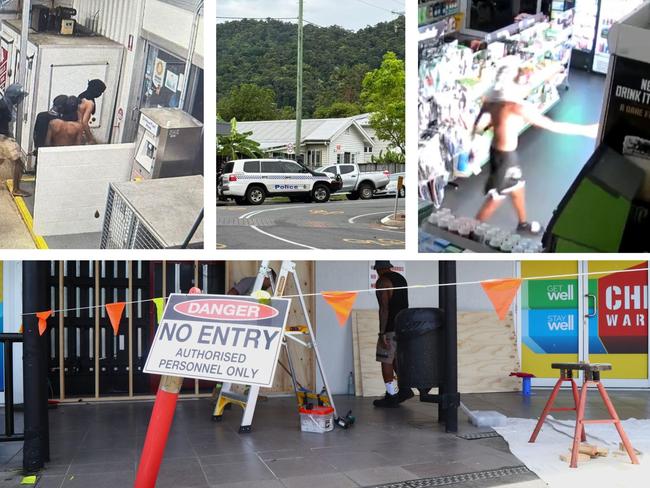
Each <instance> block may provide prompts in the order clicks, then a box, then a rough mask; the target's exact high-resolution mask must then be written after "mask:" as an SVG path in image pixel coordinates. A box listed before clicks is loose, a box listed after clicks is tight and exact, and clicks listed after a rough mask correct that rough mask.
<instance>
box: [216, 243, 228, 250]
mask: <svg viewBox="0 0 650 488" xmlns="http://www.w3.org/2000/svg"><path fill="white" fill-rule="evenodd" d="M227 247H228V246H226V245H225V244H219V243H218V242H217V249H226V248H227Z"/></svg>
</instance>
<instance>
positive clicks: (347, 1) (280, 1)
mask: <svg viewBox="0 0 650 488" xmlns="http://www.w3.org/2000/svg"><path fill="white" fill-rule="evenodd" d="M410 1H412V0H410ZM404 2H405V0H304V9H305V12H304V17H305V20H307V21H311V22H313V23H315V24H318V25H320V26H330V25H340V26H341V27H344V28H346V29H350V30H355V31H356V30H358V29H362V28H363V27H366V26H368V25H375V24H378V23H379V22H385V21H387V20H392V19H395V18H396V15H395V14H393V13H391V11H398V12H402V13H403V12H404ZM219 17H262V18H266V17H294V18H295V17H298V0H271V1H269V0H219V1H218V2H217V22H226V21H227V20H228V19H222V18H219Z"/></svg>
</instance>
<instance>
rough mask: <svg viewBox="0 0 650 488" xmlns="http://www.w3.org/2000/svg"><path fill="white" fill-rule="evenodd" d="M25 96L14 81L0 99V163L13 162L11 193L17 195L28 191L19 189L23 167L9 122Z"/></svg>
mask: <svg viewBox="0 0 650 488" xmlns="http://www.w3.org/2000/svg"><path fill="white" fill-rule="evenodd" d="M26 96H27V93H26V92H24V91H23V87H22V86H21V85H19V84H18V83H14V84H12V85H9V86H8V87H7V89H6V90H5V95H4V97H3V98H2V99H1V100H0V165H2V164H3V163H4V162H5V161H11V162H12V163H13V166H14V169H13V181H14V188H13V194H14V195H15V196H19V197H28V196H30V193H28V192H26V191H24V190H21V189H20V180H21V178H22V176H23V172H24V171H25V167H24V164H23V159H22V152H21V149H20V146H19V145H18V143H17V142H16V139H14V137H13V133H12V132H11V130H10V128H9V124H10V123H11V122H14V121H15V120H16V111H17V109H18V106H19V105H20V104H21V103H22V101H23V100H24V99H25V97H26Z"/></svg>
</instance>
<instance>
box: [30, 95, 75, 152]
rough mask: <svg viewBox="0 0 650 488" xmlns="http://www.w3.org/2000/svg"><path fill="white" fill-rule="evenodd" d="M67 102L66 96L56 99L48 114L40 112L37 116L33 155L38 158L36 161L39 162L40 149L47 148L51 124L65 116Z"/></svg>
mask: <svg viewBox="0 0 650 488" xmlns="http://www.w3.org/2000/svg"><path fill="white" fill-rule="evenodd" d="M67 100H68V97H67V96H65V95H59V96H58V97H55V98H54V100H53V101H52V108H51V109H50V110H48V111H47V112H40V113H39V114H38V115H37V116H36V121H35V122H34V152H33V153H32V154H33V155H34V156H36V161H38V149H39V148H41V147H45V141H46V139H47V129H48V127H49V125H50V122H51V121H53V120H56V119H60V118H61V117H62V116H63V107H64V105H65V103H66V101H67Z"/></svg>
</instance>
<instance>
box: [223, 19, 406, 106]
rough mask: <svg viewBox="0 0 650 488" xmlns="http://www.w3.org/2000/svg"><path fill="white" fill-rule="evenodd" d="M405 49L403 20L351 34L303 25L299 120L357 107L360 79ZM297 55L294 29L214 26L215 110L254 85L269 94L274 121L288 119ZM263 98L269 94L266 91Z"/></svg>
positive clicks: (273, 24) (246, 23) (247, 23)
mask: <svg viewBox="0 0 650 488" xmlns="http://www.w3.org/2000/svg"><path fill="white" fill-rule="evenodd" d="M404 44H405V40H404V17H399V18H397V19H396V20H394V21H391V22H383V23H380V24H377V25H375V26H371V27H366V28H364V29H361V30H359V31H356V32H353V31H349V30H345V29H343V28H341V27H337V26H332V27H317V26H315V25H313V24H306V25H305V27H304V75H303V79H304V91H303V106H304V115H305V116H306V117H311V116H314V113H315V112H318V113H317V115H318V114H320V116H327V115H328V114H327V110H328V108H329V107H331V106H332V104H341V103H343V104H351V105H357V106H358V104H359V93H360V91H361V82H362V80H363V77H364V76H365V74H366V73H367V72H368V71H370V70H373V69H376V68H378V67H379V66H380V64H381V62H382V58H383V56H384V54H385V53H386V52H388V51H392V52H394V53H395V54H396V55H397V56H398V58H400V59H404ZM296 56H297V26H296V25H295V24H292V23H289V22H282V21H279V20H273V19H267V20H240V21H233V22H226V23H220V24H218V25H217V97H218V98H217V100H218V102H219V108H222V107H221V103H222V102H225V101H224V98H226V97H227V96H228V95H229V94H231V91H232V90H233V89H234V88H237V87H239V86H241V85H243V84H253V85H257V86H259V87H263V88H267V89H271V90H272V91H273V93H274V95H275V103H276V106H277V108H278V117H276V118H279V117H280V116H282V115H284V116H286V115H288V114H289V113H290V112H291V110H292V108H293V107H295V99H296ZM266 94H267V95H270V94H269V93H268V91H267V92H266ZM319 107H320V111H318V110H317V109H318V108H319ZM283 108H284V110H282V109H283ZM222 112H225V108H224V109H223V110H222Z"/></svg>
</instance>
